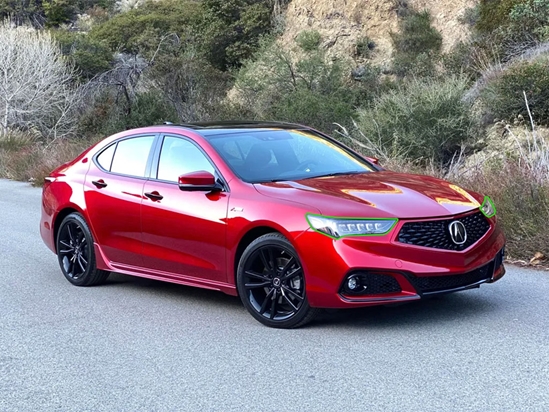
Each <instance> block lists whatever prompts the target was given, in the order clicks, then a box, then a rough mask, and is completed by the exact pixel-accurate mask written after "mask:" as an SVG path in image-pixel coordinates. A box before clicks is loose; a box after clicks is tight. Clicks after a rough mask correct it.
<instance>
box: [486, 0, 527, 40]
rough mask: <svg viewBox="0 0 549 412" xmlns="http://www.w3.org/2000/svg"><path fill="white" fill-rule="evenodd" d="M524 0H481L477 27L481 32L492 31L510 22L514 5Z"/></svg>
mask: <svg viewBox="0 0 549 412" xmlns="http://www.w3.org/2000/svg"><path fill="white" fill-rule="evenodd" d="M523 2H524V0H497V1H494V0H481V1H480V4H479V12H478V20H477V23H476V26H475V28H476V29H477V30H478V31H479V32H481V33H492V32H493V31H494V30H497V29H498V28H500V27H502V26H506V25H508V24H509V22H510V17H509V14H510V13H511V10H513V7H515V6H516V5H517V4H520V3H523Z"/></svg>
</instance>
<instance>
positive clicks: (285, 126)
mask: <svg viewBox="0 0 549 412" xmlns="http://www.w3.org/2000/svg"><path fill="white" fill-rule="evenodd" d="M163 126H168V127H181V128H186V129H192V130H194V131H196V132H197V133H199V134H201V135H202V136H204V137H207V136H215V135H221V134H234V133H241V132H243V131H249V130H273V129H279V130H311V129H310V128H308V127H306V126H303V125H300V124H295V123H286V122H264V121H223V122H196V123H181V124H173V123H169V122H167V123H165V124H164V125H163Z"/></svg>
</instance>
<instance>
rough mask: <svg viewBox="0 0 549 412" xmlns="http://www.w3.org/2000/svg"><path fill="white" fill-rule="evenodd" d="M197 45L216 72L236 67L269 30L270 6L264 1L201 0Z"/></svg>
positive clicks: (252, 51) (250, 53)
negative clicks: (201, 8)
mask: <svg viewBox="0 0 549 412" xmlns="http://www.w3.org/2000/svg"><path fill="white" fill-rule="evenodd" d="M202 7H203V8H204V14H203V17H202V22H201V24H200V32H201V42H200V43H201V45H202V48H203V50H204V54H205V56H206V58H207V60H208V61H209V62H210V63H211V65H212V66H214V67H215V68H217V69H219V70H223V71H225V70H228V69H230V68H233V67H240V66H241V65H242V62H243V61H244V60H245V59H248V58H250V57H251V56H252V54H253V53H254V52H255V51H257V50H258V48H259V40H260V38H261V37H262V36H263V35H266V34H267V33H268V32H269V30H270V29H271V5H270V4H269V2H266V1H265V0H203V1H202Z"/></svg>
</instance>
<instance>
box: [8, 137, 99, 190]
mask: <svg viewBox="0 0 549 412" xmlns="http://www.w3.org/2000/svg"><path fill="white" fill-rule="evenodd" d="M90 144H91V142H88V141H74V140H65V139H62V140H57V141H55V142H53V143H51V144H50V145H45V144H43V143H41V142H38V141H35V140H33V139H28V140H25V139H22V140H20V141H17V142H15V141H6V140H0V177H2V178H6V179H13V180H20V181H28V182H31V183H32V184H33V185H35V186H42V184H43V182H44V177H45V176H47V175H48V174H49V173H50V172H51V171H52V170H53V169H55V168H56V167H58V166H59V165H61V164H63V163H65V162H67V161H69V160H72V159H74V158H75V157H76V156H77V155H78V154H80V153H81V152H82V151H83V150H84V149H85V148H86V147H88V146H89V145H90Z"/></svg>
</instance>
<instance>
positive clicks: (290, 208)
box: [40, 122, 505, 328]
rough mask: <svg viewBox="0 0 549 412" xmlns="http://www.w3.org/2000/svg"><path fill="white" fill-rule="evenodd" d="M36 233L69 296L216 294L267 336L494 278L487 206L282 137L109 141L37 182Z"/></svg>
mask: <svg viewBox="0 0 549 412" xmlns="http://www.w3.org/2000/svg"><path fill="white" fill-rule="evenodd" d="M40 232H41V235H42V238H43V239H44V242H45V243H46V245H47V246H48V247H49V248H50V249H51V250H52V251H53V252H54V253H55V254H56V255H57V257H58V262H59V265H60V267H61V271H62V273H63V274H64V276H65V277H66V278H67V280H68V281H69V282H71V283H72V284H74V285H77V286H91V285H97V284H100V283H103V282H105V281H106V279H107V277H108V276H109V273H111V272H116V273H122V274H126V275H134V276H141V277H146V278H151V279H157V280H163V281H168V282H174V283H179V284H183V285H190V286H196V287H202V288H208V289H214V290H219V291H222V292H224V293H228V294H230V295H235V296H236V295H238V296H240V299H241V300H242V302H243V304H244V307H245V308H246V309H247V310H248V311H249V312H250V314H251V315H252V316H253V317H254V318H255V319H257V320H258V321H260V322H261V323H263V324H265V325H267V326H271V327H278V328H294V327H298V326H301V325H304V324H305V323H307V322H309V321H311V320H312V319H313V318H314V316H315V314H316V313H317V312H318V310H319V309H321V308H354V307H363V306H371V305H382V304H391V303H399V302H407V301H413V300H417V299H421V298H424V297H427V296H432V295H436V294H441V293H449V292H456V291H461V290H465V289H471V288H476V287H478V286H479V285H480V284H483V283H492V282H494V281H496V280H498V279H500V278H501V277H502V276H503V275H504V273H505V269H504V266H503V256H504V246H505V238H504V235H503V233H502V231H501V229H500V227H499V225H498V221H497V216H496V209H495V206H494V203H493V202H492V200H491V199H490V198H489V197H488V196H483V195H481V194H478V193H475V192H471V191H468V190H465V189H462V188H461V187H458V186H456V185H454V184H452V183H449V182H446V181H443V180H439V179H436V178H433V177H428V176H422V175H410V174H402V173H396V172H392V171H388V170H384V169H383V168H382V167H381V166H380V165H378V162H377V160H376V159H373V158H368V157H364V156H362V155H360V154H358V153H356V152H354V151H353V150H351V149H349V148H348V147H346V146H344V145H343V144H341V143H340V142H338V141H337V140H335V139H333V138H330V137H329V136H326V135H324V134H322V133H319V132H317V131H315V130H313V129H310V128H308V127H305V126H300V125H295V124H288V123H258V122H233V123H196V124H184V125H171V124H170V125H161V126H151V127H144V128H140V129H134V130H127V131H124V132H121V133H118V134H115V135H113V136H111V137H108V138H106V139H104V140H103V141H101V142H100V143H97V144H96V145H94V146H92V147H90V148H89V149H87V150H86V151H85V152H83V153H82V154H80V155H79V156H78V157H77V158H76V159H74V160H72V161H71V162H68V163H66V164H64V165H62V166H60V167H58V168H57V169H55V170H54V171H53V172H52V173H51V174H50V175H49V176H48V177H46V179H45V184H44V189H43V201H42V219H41V222H40Z"/></svg>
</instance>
